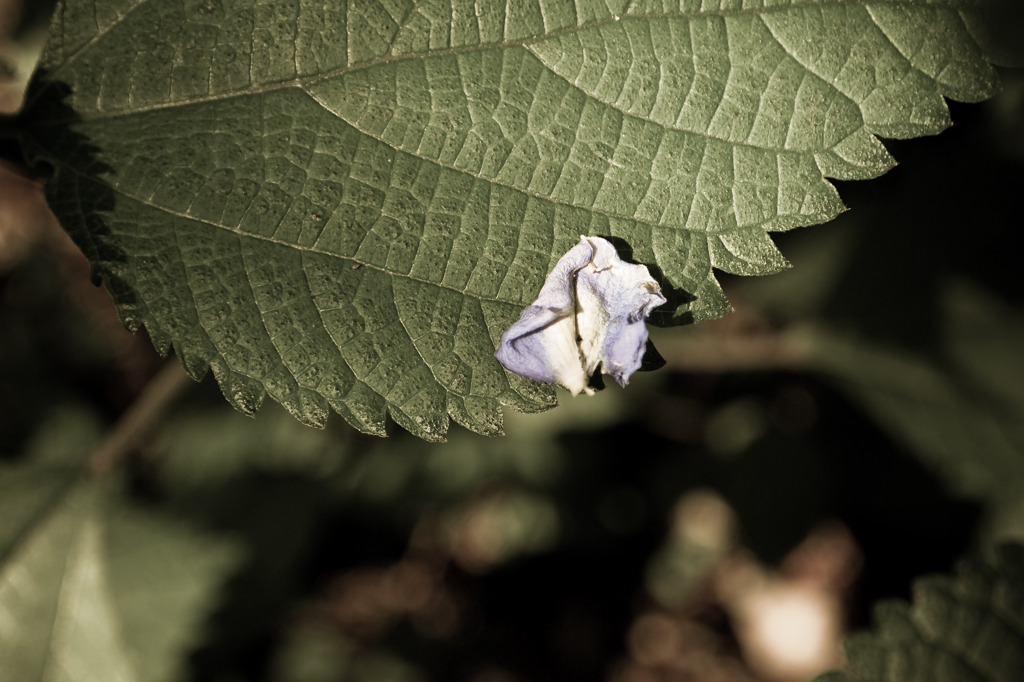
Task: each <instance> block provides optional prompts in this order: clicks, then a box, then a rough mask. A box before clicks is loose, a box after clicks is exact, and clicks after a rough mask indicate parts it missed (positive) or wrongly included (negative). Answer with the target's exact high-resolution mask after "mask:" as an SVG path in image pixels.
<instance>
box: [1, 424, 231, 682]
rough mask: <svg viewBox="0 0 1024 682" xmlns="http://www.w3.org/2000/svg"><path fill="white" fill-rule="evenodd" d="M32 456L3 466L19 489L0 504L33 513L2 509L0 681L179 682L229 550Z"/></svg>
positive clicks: (227, 565) (4, 477) (7, 486)
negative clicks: (60, 486)
mask: <svg viewBox="0 0 1024 682" xmlns="http://www.w3.org/2000/svg"><path fill="white" fill-rule="evenodd" d="M62 424H63V425H65V426H70V425H71V423H69V422H67V421H64V422H62ZM64 433H65V434H68V435H71V436H74V435H75V432H74V431H73V430H69V431H65V432H64ZM36 459H38V458H32V460H31V461H28V462H25V463H23V464H19V465H16V466H11V465H6V466H4V468H3V469H2V470H0V488H2V489H3V490H5V491H8V490H12V489H19V490H21V491H22V492H23V493H25V496H21V495H16V496H14V497H13V498H9V497H8V496H6V495H5V496H4V508H5V511H11V510H13V511H15V512H25V511H27V510H29V509H30V508H32V507H33V506H34V508H35V511H36V513H34V514H32V515H31V516H29V515H28V514H25V513H19V514H18V515H14V516H10V515H8V514H5V515H4V522H5V523H4V528H3V534H4V536H11V535H14V536H16V540H17V541H16V542H14V543H8V545H7V547H5V548H0V549H3V550H4V553H3V554H2V556H3V563H2V564H0V632H2V634H3V636H2V637H0V660H3V662H4V664H3V666H2V667H0V680H4V682H7V681H8V680H10V681H11V682H14V681H18V682H22V681H24V680H33V681H34V680H39V681H46V682H56V681H57V680H85V679H92V680H110V681H111V682H115V681H116V682H120V681H134V680H155V681H158V680H172V679H177V678H176V676H177V675H178V674H179V673H180V672H181V670H182V667H183V663H184V659H183V654H184V653H186V652H187V651H188V650H189V648H190V647H191V646H193V645H194V644H195V643H196V642H197V641H198V637H199V634H200V632H199V630H200V629H199V627H198V626H199V624H200V623H201V619H202V617H203V616H205V615H206V613H207V612H208V610H209V609H210V608H211V606H213V605H215V604H216V601H215V599H214V596H215V594H216V591H217V588H218V587H219V585H220V583H221V581H222V580H223V579H224V577H225V576H226V575H227V574H228V573H229V572H230V570H231V569H232V567H233V566H234V565H236V564H237V559H238V556H237V551H236V550H235V549H234V548H233V547H232V546H231V545H230V544H226V543H224V542H222V541H219V540H216V539H214V538H211V537H209V536H203V535H198V534H196V533H195V532H194V531H191V530H190V529H187V528H185V527H183V525H182V524H181V523H180V522H172V521H169V520H167V519H164V518H161V517H159V516H155V515H152V514H150V513H147V512H144V511H143V510H141V509H139V508H138V507H137V506H133V505H129V504H127V503H124V502H121V501H119V500H118V498H117V497H116V496H113V495H110V493H111V490H110V487H109V486H104V485H101V484H98V483H95V482H84V481H79V482H77V483H75V479H76V472H75V469H74V468H71V467H65V468H64V469H63V474H62V475H59V472H56V471H55V470H54V468H53V466H52V465H46V463H45V462H43V463H42V466H41V465H40V463H39V462H38V461H35V460H36ZM26 481H35V482H36V483H37V485H30V486H26V485H25V483H26ZM60 483H63V486H64V490H63V493H62V494H61V495H59V496H54V495H53V494H43V493H47V491H48V490H50V489H52V488H53V487H54V486H55V485H58V484H60ZM23 497H24V499H23ZM29 497H30V498H31V499H32V500H33V501H34V502H36V504H35V505H29V504H27V503H26V501H27V500H28V499H29ZM15 526H17V527H15ZM12 531H13V532H12ZM3 539H4V540H5V541H6V540H7V537H3Z"/></svg>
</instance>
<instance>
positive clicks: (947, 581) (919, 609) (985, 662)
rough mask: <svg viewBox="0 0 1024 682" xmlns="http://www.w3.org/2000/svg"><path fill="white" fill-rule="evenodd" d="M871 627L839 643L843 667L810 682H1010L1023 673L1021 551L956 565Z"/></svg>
mask: <svg viewBox="0 0 1024 682" xmlns="http://www.w3.org/2000/svg"><path fill="white" fill-rule="evenodd" d="M875 617H876V620H877V627H876V628H875V629H874V631H872V632H866V633H860V634H857V635H854V636H852V637H851V638H849V639H848V640H847V642H846V653H847V656H848V657H849V668H848V670H846V671H845V672H834V673H829V674H826V675H823V676H821V677H818V678H817V682H934V681H936V680H942V681H943V682H1014V681H1015V680H1019V679H1020V678H1021V671H1022V670H1024V547H1021V546H1020V545H1014V546H1008V547H1005V548H1003V549H1002V551H1001V552H1000V554H999V556H998V558H997V560H996V561H995V562H993V563H991V564H990V563H987V562H983V561H980V560H970V561H965V562H963V563H962V564H961V565H960V566H959V567H958V570H957V573H956V575H955V576H953V577H947V576H933V577H929V578H922V579H920V580H918V581H917V582H915V584H914V599H913V603H912V604H910V605H907V604H905V603H903V602H896V601H890V602H884V603H882V604H881V605H879V606H878V608H877V609H876V611H875Z"/></svg>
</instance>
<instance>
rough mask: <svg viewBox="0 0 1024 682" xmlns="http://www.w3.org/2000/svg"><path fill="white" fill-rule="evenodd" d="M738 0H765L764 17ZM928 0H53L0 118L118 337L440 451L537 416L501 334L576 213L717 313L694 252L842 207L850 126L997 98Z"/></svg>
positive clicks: (877, 164) (305, 410)
mask: <svg viewBox="0 0 1024 682" xmlns="http://www.w3.org/2000/svg"><path fill="white" fill-rule="evenodd" d="M765 5H767V6H765ZM989 9H991V7H990V6H989V5H988V4H986V3H984V2H974V1H970V0H944V1H943V2H932V3H928V4H922V3H917V4H909V3H903V2H893V1H890V0H878V1H874V2H864V1H863V0H856V1H855V0H833V1H830V2H818V3H807V2H795V1H784V0H779V1H778V2H772V3H762V2H754V1H750V2H741V1H740V0H722V1H721V2H711V3H708V2H695V1H693V0H679V1H678V3H676V4H673V3H668V2H665V3H659V2H653V1H651V2H647V1H644V0H638V1H637V2H632V3H630V2H625V1H623V0H618V1H616V2H604V0H576V1H574V2H570V1H569V0H516V1H515V2H498V1H497V0H483V1H478V2H455V3H443V2H421V3H413V2H411V1H409V0H394V1H391V0H388V1H386V2H378V1H375V0H352V1H351V2H349V3H347V4H340V5H337V6H334V5H330V4H328V5H325V4H324V3H322V2H312V1H311V0H271V1H261V2H256V1H255V0H233V1H229V0H188V1H186V2H175V3H167V2H163V1H161V0H65V1H64V2H62V3H61V4H60V5H59V7H58V10H57V12H56V15H55V19H54V23H53V26H52V30H51V33H50V40H49V44H48V47H47V51H46V54H45V55H44V58H43V60H42V63H41V69H40V72H39V73H38V74H37V78H36V80H35V83H34V85H33V88H32V91H31V93H30V95H29V97H28V104H27V106H26V110H25V112H24V116H23V117H22V119H21V124H22V126H23V130H22V137H23V140H24V143H25V147H26V149H27V152H28V155H29V157H30V158H34V159H35V160H36V161H37V162H40V163H42V162H45V163H47V164H49V165H51V166H52V167H53V168H54V176H53V179H52V181H51V182H50V183H49V184H48V188H47V189H48V196H49V200H50V202H51V205H52V207H53V209H54V211H55V212H56V213H57V215H58V216H59V217H60V219H61V222H62V223H63V224H64V226H65V227H66V228H67V229H68V230H69V232H70V233H71V234H72V236H73V237H74V238H75V240H76V242H77V243H78V244H79V245H80V247H81V248H82V249H83V251H84V252H85V253H86V255H87V256H88V257H89V259H90V261H91V262H92V263H93V267H94V271H95V273H96V275H97V277H99V278H101V279H103V280H104V281H105V282H106V285H107V287H108V288H109V289H110V291H111V293H112V294H113V296H114V299H115V301H116V302H117V304H118V308H119V310H120V314H121V317H122V319H123V321H124V322H125V324H126V325H127V326H128V327H129V328H130V329H133V330H134V329H138V328H140V327H141V326H145V327H146V328H147V329H148V331H149V333H150V335H151V337H152V338H153V341H154V343H155V344H156V346H157V348H158V349H160V350H161V351H167V350H169V349H170V348H171V347H173V348H174V349H175V351H176V352H177V354H178V355H179V357H181V359H182V362H183V363H184V365H185V367H186V368H187V369H188V370H189V372H190V373H192V374H193V376H196V377H199V376H201V375H202V374H204V373H205V372H206V370H207V368H210V369H212V370H213V372H214V374H215V375H216V377H217V379H218V381H219V382H220V383H221V386H222V388H223V391H224V394H225V396H226V397H227V399H228V400H229V401H230V402H231V403H232V404H233V405H234V406H235V407H237V408H238V409H240V410H242V411H243V412H246V413H252V412H254V411H255V410H256V409H258V407H259V405H260V404H261V402H262V400H263V398H264V395H265V394H269V395H270V396H271V397H272V398H273V399H275V400H277V401H279V402H281V403H282V404H283V405H284V406H285V407H286V408H287V409H288V411H289V412H291V413H292V414H293V415H295V416H296V417H297V418H298V419H300V420H301V421H303V422H305V423H307V424H313V425H323V424H324V422H325V420H326V419H327V415H328V413H329V411H330V410H332V409H333V410H335V411H337V412H338V413H340V414H342V415H343V416H344V417H345V418H346V419H347V420H348V421H349V422H350V423H352V424H353V425H355V426H356V427H357V428H359V429H361V430H363V431H366V432H369V433H376V434H382V433H384V430H385V415H386V413H390V414H391V415H392V416H393V418H394V419H395V421H397V422H398V423H399V424H400V425H401V426H403V427H405V428H406V429H409V430H410V431H412V432H413V433H416V434H417V435H420V436H422V437H424V438H428V439H431V440H442V439H443V438H444V436H445V433H446V430H447V428H448V422H449V418H453V419H455V420H456V421H457V422H459V423H461V424H463V425H465V426H467V427H469V428H470V429H473V430H475V431H477V432H480V433H484V434H498V433H501V432H502V418H501V406H510V407H513V408H516V409H518V410H522V411H536V410H540V409H544V408H547V407H549V406H551V405H552V404H553V402H554V391H553V389H551V388H550V387H546V386H540V385H538V384H535V383H532V382H529V381H526V380H523V379H521V378H519V377H516V376H513V375H510V374H508V373H506V372H505V371H504V370H503V369H502V368H501V367H500V365H499V364H498V363H497V361H496V360H495V359H494V358H493V355H492V354H493V350H494V348H495V345H496V343H497V341H498V338H499V336H500V334H501V332H502V331H503V330H504V329H505V328H506V327H507V326H508V325H509V324H510V323H511V322H512V321H513V320H514V319H515V318H516V317H517V315H518V313H519V311H520V310H521V309H522V307H523V306H524V305H526V304H528V303H529V302H531V301H532V300H533V299H534V297H535V296H536V294H537V292H538V291H539V289H540V286H541V283H542V282H543V279H544V277H545V275H546V274H547V272H548V271H549V270H550V268H551V267H552V265H553V264H554V263H555V262H556V260H557V259H558V258H559V257H560V256H561V255H562V254H563V253H564V252H565V251H566V250H567V249H568V248H569V247H570V246H571V245H573V244H574V243H575V242H576V241H577V240H578V238H579V235H580V234H594V235H603V236H606V237H610V238H613V239H615V240H616V242H617V244H618V245H619V246H620V247H621V248H622V250H623V251H624V253H626V254H627V255H631V256H632V258H633V259H635V260H636V261H638V262H643V263H646V264H648V265H650V266H651V267H652V268H653V271H654V272H655V273H656V276H657V277H659V278H660V280H661V281H662V284H663V285H664V287H665V289H666V291H667V292H668V294H669V299H670V300H669V304H668V306H667V307H666V310H665V311H664V312H662V313H661V314H660V317H659V318H658V320H657V321H658V322H660V323H663V324H678V323H687V322H692V321H700V320H705V319H709V318H713V317H717V316H720V315H722V314H724V313H725V312H727V311H728V310H729V304H728V302H727V300H726V299H725V296H724V294H723V293H722V290H721V288H720V286H719V285H718V282H717V280H716V278H715V275H714V272H713V270H714V269H718V270H723V271H726V272H731V273H737V274H742V275H761V274H768V273H772V272H776V271H778V270H780V269H782V268H784V267H786V261H785V259H784V258H783V257H782V255H781V254H780V253H779V252H778V250H777V249H776V248H775V246H774V245H773V243H772V241H771V239H770V238H769V236H768V233H769V232H771V231H778V230H787V229H790V228H794V227H798V226H803V225H810V224H815V223H821V222H825V221H827V220H829V219H831V218H833V217H834V216H835V215H837V214H838V213H839V212H840V211H842V210H843V205H842V202H841V201H840V200H839V197H838V195H837V193H836V191H835V189H834V188H833V186H832V185H831V184H830V183H829V182H828V181H827V180H826V177H832V178H841V179H853V178H870V177H874V176H877V175H878V174H880V173H882V172H884V171H885V170H886V169H888V168H889V167H890V166H891V165H892V163H893V160H892V159H891V157H890V156H889V155H888V153H887V152H886V151H885V149H884V147H883V146H882V145H881V143H880V142H879V141H878V139H877V138H876V135H882V136H890V137H910V136H916V135H924V134H934V133H937V132H939V131H941V130H942V129H943V128H945V127H946V126H948V125H949V117H948V113H947V109H946V106H945V103H944V101H943V95H946V96H950V97H955V98H958V99H965V100H978V99H982V98H985V97H988V96H990V95H991V94H992V93H993V92H994V91H995V89H996V87H997V79H996V76H995V72H994V71H993V69H992V67H991V66H990V65H989V60H990V59H993V58H994V57H995V55H998V54H1001V53H1000V52H998V51H997V49H996V48H997V46H993V45H990V44H989V41H987V39H985V38H984V37H983V36H986V35H989V34H990V33H992V32H991V31H989V32H987V31H985V30H983V29H984V28H985V27H987V26H989V25H990V24H991V22H986V16H987V12H988V10H989Z"/></svg>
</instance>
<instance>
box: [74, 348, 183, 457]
mask: <svg viewBox="0 0 1024 682" xmlns="http://www.w3.org/2000/svg"><path fill="white" fill-rule="evenodd" d="M192 383H193V381H192V378H191V377H189V375H188V374H186V373H185V370H184V369H182V367H181V363H180V362H178V360H177V358H171V359H170V360H168V361H167V362H166V363H164V366H163V368H162V369H161V370H160V371H159V372H158V373H157V374H156V376H154V377H153V378H152V379H150V380H149V383H147V384H146V387H145V388H144V389H143V390H142V392H141V393H140V394H139V397H138V398H136V399H135V402H134V403H132V405H131V407H129V408H128V409H127V410H125V412H124V414H122V415H121V418H120V419H118V421H117V423H116V424H115V425H114V428H113V429H112V430H111V431H110V433H108V434H107V437H106V439H104V441H103V443H101V444H100V446H99V447H98V448H97V449H96V450H94V451H93V453H92V454H91V455H90V456H89V463H88V466H89V471H90V472H91V473H92V474H93V475H95V476H99V475H102V474H104V473H106V472H107V471H109V470H110V469H111V468H113V467H114V465H116V464H117V463H118V462H119V461H121V459H123V458H124V457H125V456H126V455H128V454H129V453H130V452H132V450H134V449H135V448H136V447H138V445H139V443H140V442H141V441H142V439H143V438H144V437H145V436H146V434H147V433H149V431H150V430H151V429H152V428H153V427H154V426H155V425H156V423H157V422H158V421H159V420H160V419H161V417H163V415H164V412H165V411H166V409H167V407H168V406H169V405H170V404H171V403H172V402H174V399H175V398H177V397H178V396H179V395H180V394H181V393H182V391H184V390H185V388H186V387H187V386H189V385H191V384H192Z"/></svg>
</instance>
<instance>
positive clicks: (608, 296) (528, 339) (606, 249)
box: [495, 237, 665, 395]
mask: <svg viewBox="0 0 1024 682" xmlns="http://www.w3.org/2000/svg"><path fill="white" fill-rule="evenodd" d="M664 302H665V297H664V296H662V295H661V287H659V286H658V283H657V282H656V281H655V280H654V279H653V278H652V277H651V275H650V273H649V272H648V271H647V268H646V267H645V266H643V265H633V264H632V263H626V262H624V261H623V260H622V259H620V258H619V255H618V253H616V251H615V247H614V246H612V244H611V242H609V241H607V240H605V239H602V238H601V237H580V242H579V244H577V245H576V246H574V247H573V248H572V249H570V250H569V252H568V253H566V254H565V255H564V256H562V258H561V259H560V260H559V261H558V263H557V264H556V265H555V269H554V270H552V271H551V274H550V275H548V278H547V280H546V281H545V282H544V286H543V287H542V288H541V290H540V295H539V296H538V297H537V300H536V301H534V302H533V305H531V306H530V307H528V308H527V309H526V310H524V311H523V313H522V315H520V317H519V321H518V322H516V323H515V324H513V325H512V326H511V327H509V328H508V330H507V331H506V332H505V333H504V334H502V335H501V343H500V344H499V346H498V350H497V352H496V353H495V356H496V357H497V358H498V361H499V362H501V364H502V365H503V366H504V367H505V369H507V370H509V371H510V372H515V373H516V374H519V375H520V376H524V377H526V378H528V379H534V380H536V381H542V382H544V383H549V384H550V383H557V384H561V385H562V386H564V387H566V388H567V389H569V391H571V392H572V394H573V395H577V394H579V393H580V392H585V393H587V394H588V395H592V394H593V393H594V390H593V389H592V388H590V387H589V384H590V378H591V376H593V374H594V372H596V371H598V369H599V368H600V369H601V371H603V372H604V373H606V374H610V375H611V376H612V377H613V378H614V379H615V381H617V382H618V383H619V385H620V386H625V385H626V384H627V383H628V382H629V377H630V375H631V374H633V372H635V371H636V370H637V369H639V368H640V363H641V361H642V360H643V356H644V349H645V348H646V346H647V326H646V324H645V322H646V320H647V318H648V316H649V315H650V314H651V311H653V310H654V309H655V308H657V307H658V306H659V305H661V304H663V303H664Z"/></svg>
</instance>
